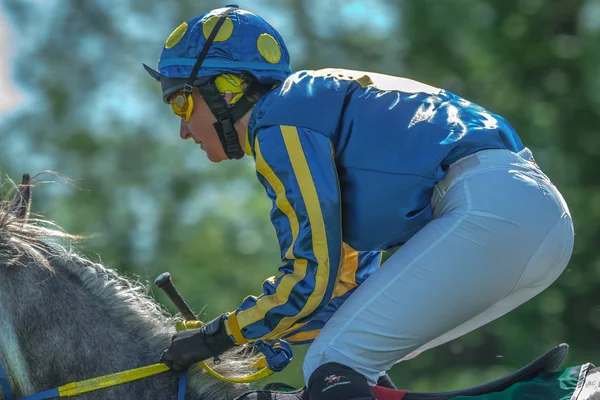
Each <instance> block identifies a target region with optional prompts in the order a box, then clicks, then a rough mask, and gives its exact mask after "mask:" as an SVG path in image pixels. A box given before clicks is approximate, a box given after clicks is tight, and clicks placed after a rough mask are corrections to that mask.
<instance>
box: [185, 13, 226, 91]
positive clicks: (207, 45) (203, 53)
mask: <svg viewBox="0 0 600 400" xmlns="http://www.w3.org/2000/svg"><path fill="white" fill-rule="evenodd" d="M236 9H237V7H230V8H228V9H227V10H225V12H224V13H223V15H221V16H220V17H219V20H218V21H217V23H216V24H215V27H214V28H213V29H212V31H211V32H210V35H208V38H207V39H206V42H205V43H204V46H203V47H202V51H201V52H200V54H199V55H198V58H197V59H196V63H195V64H194V67H193V68H192V72H190V77H189V78H188V81H187V83H186V85H185V86H184V88H185V91H186V93H187V94H190V93H192V87H193V86H192V85H193V84H194V80H195V79H196V75H197V74H198V71H199V70H200V67H201V66H202V62H203V61H204V58H205V57H206V55H207V54H208V51H209V50H210V46H212V44H213V41H214V40H215V38H216V37H217V34H218V33H219V29H221V26H223V24H224V23H225V19H227V16H228V15H229V13H230V12H231V11H233V10H236ZM188 89H189V91H188Z"/></svg>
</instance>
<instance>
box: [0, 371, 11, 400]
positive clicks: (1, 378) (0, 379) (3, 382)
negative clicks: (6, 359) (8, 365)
mask: <svg viewBox="0 0 600 400" xmlns="http://www.w3.org/2000/svg"><path fill="white" fill-rule="evenodd" d="M0 387H1V388H2V392H4V397H6V400H14V397H13V393H12V390H10V385H9V384H8V377H7V376H6V372H4V369H3V368H2V364H0Z"/></svg>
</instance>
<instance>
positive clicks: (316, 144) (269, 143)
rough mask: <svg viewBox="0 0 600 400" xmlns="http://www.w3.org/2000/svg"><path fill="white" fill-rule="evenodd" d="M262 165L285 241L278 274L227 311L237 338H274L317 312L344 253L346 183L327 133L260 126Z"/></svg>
mask: <svg viewBox="0 0 600 400" xmlns="http://www.w3.org/2000/svg"><path fill="white" fill-rule="evenodd" d="M254 153H255V161H256V170H257V176H258V179H259V181H260V182H261V183H262V185H263V186H264V187H265V189H266V192H267V196H268V197H269V198H270V199H271V200H272V201H273V208H272V210H271V221H272V223H273V225H274V227H275V231H276V234H277V238H278V241H279V246H280V248H281V262H282V264H281V266H280V267H279V272H280V275H279V276H278V277H271V278H269V279H267V280H265V281H264V282H263V285H262V289H263V293H262V294H261V295H260V296H258V297H255V296H248V297H246V299H244V301H243V303H242V305H241V306H240V307H239V308H238V309H237V310H235V311H233V312H231V313H228V314H227V319H226V322H225V326H226V328H227V331H228V333H229V334H230V335H231V336H232V337H233V339H234V341H235V342H236V343H237V344H243V343H248V342H252V341H256V340H260V339H276V338H279V337H281V336H282V335H283V334H285V333H286V332H288V331H290V330H293V329H294V328H295V327H297V326H300V325H302V324H304V323H306V322H308V321H310V319H311V318H313V317H314V316H315V315H316V314H317V313H318V312H319V311H320V310H321V309H322V308H323V307H324V306H325V305H326V304H327V303H328V302H329V300H330V299H331V297H332V296H333V291H334V287H335V283H336V281H337V279H338V273H339V271H340V264H341V253H342V232H341V215H340V214H341V205H340V189H339V182H338V177H337V171H336V167H335V162H334V157H333V147H332V145H331V142H330V141H329V138H328V137H326V136H325V135H323V134H321V133H318V132H315V131H312V130H309V129H306V128H296V127H291V126H272V127H268V128H264V129H262V130H261V131H260V132H258V134H257V135H256V138H255V141H254Z"/></svg>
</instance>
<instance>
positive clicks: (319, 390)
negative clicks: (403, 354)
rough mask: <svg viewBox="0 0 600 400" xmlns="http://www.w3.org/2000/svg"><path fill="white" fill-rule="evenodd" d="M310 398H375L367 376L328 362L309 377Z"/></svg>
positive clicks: (352, 399) (330, 399) (347, 399)
mask: <svg viewBox="0 0 600 400" xmlns="http://www.w3.org/2000/svg"><path fill="white" fill-rule="evenodd" d="M307 391H308V399H310V400H333V399H335V400H375V396H374V395H373V391H372V390H371V387H370V386H369V384H368V383H367V378H365V377H364V376H363V375H361V374H359V373H358V372H356V371H355V370H353V369H352V368H350V367H347V366H345V365H342V364H338V363H333V362H331V363H327V364H324V365H321V366H320V367H319V368H317V369H316V370H315V371H314V372H313V373H312V375H311V376H310V378H309V379H308V389H307Z"/></svg>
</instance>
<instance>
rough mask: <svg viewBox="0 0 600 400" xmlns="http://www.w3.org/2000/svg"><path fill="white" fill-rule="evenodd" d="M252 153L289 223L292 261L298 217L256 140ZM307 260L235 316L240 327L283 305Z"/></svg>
mask: <svg viewBox="0 0 600 400" xmlns="http://www.w3.org/2000/svg"><path fill="white" fill-rule="evenodd" d="M254 152H255V154H256V170H257V171H258V172H259V173H260V174H261V175H262V176H263V177H264V178H265V179H266V180H267V182H269V185H271V187H272V188H273V190H274V191H275V195H276V198H275V205H276V206H277V208H279V209H280V210H281V212H283V213H284V214H285V215H286V216H287V218H288V220H289V221H290V227H291V230H292V243H291V245H290V247H289V248H288V249H287V251H286V254H285V257H286V258H287V259H289V260H292V259H294V258H295V257H294V253H293V249H294V244H295V242H296V239H297V238H298V231H299V230H300V228H299V224H298V217H297V216H296V212H295V211H294V208H293V207H292V205H291V204H290V202H289V201H288V199H287V197H286V196H285V187H284V186H283V183H281V180H280V179H279V178H278V177H277V175H275V173H274V172H273V170H272V169H271V167H270V166H269V165H268V164H267V162H266V161H265V159H264V157H263V155H262V152H261V150H260V144H259V141H258V138H256V139H255V141H254ZM307 263H308V261H307V260H296V261H295V262H294V272H293V273H292V274H287V275H285V276H284V277H283V278H282V279H281V282H279V285H278V286H277V289H276V292H275V293H274V294H272V295H270V296H264V297H262V298H261V299H260V300H259V301H258V305H255V306H253V307H252V308H249V309H247V310H242V311H240V312H238V314H237V322H238V324H239V326H240V327H244V326H248V325H250V324H253V323H254V322H256V321H260V320H261V319H263V318H264V317H265V315H266V313H267V312H268V311H270V310H271V309H272V308H274V307H277V306H278V305H280V304H285V303H287V301H288V298H289V296H290V293H291V292H292V289H293V288H294V286H295V285H296V284H297V283H298V282H300V281H301V280H302V279H304V277H305V276H306V266H307Z"/></svg>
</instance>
